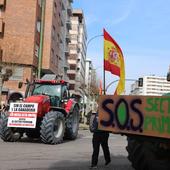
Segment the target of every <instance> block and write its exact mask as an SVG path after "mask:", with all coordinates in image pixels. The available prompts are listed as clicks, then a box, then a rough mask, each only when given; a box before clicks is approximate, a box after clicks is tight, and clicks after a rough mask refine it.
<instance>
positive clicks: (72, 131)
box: [65, 106, 79, 140]
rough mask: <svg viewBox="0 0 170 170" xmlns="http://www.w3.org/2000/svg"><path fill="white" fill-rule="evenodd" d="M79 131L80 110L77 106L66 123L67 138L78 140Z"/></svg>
mask: <svg viewBox="0 0 170 170" xmlns="http://www.w3.org/2000/svg"><path fill="white" fill-rule="evenodd" d="M78 130H79V108H78V106H75V107H74V109H73V112H72V114H70V116H69V118H68V120H67V122H66V133H65V138H66V139H70V140H74V139H76V138H77V135H78Z"/></svg>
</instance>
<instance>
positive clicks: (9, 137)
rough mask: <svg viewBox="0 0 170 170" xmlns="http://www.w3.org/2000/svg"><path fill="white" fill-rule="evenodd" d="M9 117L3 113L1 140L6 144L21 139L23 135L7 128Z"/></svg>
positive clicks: (14, 129)
mask: <svg viewBox="0 0 170 170" xmlns="http://www.w3.org/2000/svg"><path fill="white" fill-rule="evenodd" d="M7 123H8V115H7V113H3V114H2V116H1V134H0V135H1V139H2V140H3V141H5V142H15V141H17V140H19V139H20V137H21V134H20V133H19V132H17V129H16V128H11V127H8V126H7Z"/></svg>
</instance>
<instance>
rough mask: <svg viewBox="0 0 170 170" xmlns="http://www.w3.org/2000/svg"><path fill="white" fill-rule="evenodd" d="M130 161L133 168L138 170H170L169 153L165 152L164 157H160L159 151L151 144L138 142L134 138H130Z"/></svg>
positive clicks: (128, 147) (128, 149) (128, 148)
mask: <svg viewBox="0 0 170 170" xmlns="http://www.w3.org/2000/svg"><path fill="white" fill-rule="evenodd" d="M126 149H127V151H128V154H129V155H128V159H129V160H130V161H131V163H132V166H133V167H134V168H135V169H136V170H144V169H146V170H160V169H161V170H168V169H170V163H169V154H167V153H168V152H169V151H167V150H166V151H165V150H164V151H163V149H161V151H162V152H164V153H163V155H162V156H159V153H158V152H159V150H160V148H159V149H158V148H157V147H156V145H154V143H151V142H146V141H145V142H143V141H138V140H135V139H132V138H128V146H127V147H126Z"/></svg>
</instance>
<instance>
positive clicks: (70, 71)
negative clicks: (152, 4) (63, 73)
mask: <svg viewBox="0 0 170 170" xmlns="http://www.w3.org/2000/svg"><path fill="white" fill-rule="evenodd" d="M67 74H76V70H67Z"/></svg>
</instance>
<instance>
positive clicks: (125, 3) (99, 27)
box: [73, 0, 170, 91]
mask: <svg viewBox="0 0 170 170" xmlns="http://www.w3.org/2000/svg"><path fill="white" fill-rule="evenodd" d="M73 7H74V8H80V9H82V10H83V11H84V16H85V22H86V28H87V34H88V40H89V39H90V38H92V37H94V36H96V35H100V34H103V28H105V29H106V30H107V32H108V33H109V34H110V35H111V36H112V37H113V38H114V39H115V40H116V41H117V43H118V44H119V46H120V47H121V49H122V51H123V54H124V60H125V71H126V79H137V78H138V77H141V76H145V75H153V74H154V75H157V76H165V75H166V74H167V71H168V68H169V65H170V42H169V41H170V0H74V3H73ZM87 56H88V58H90V59H91V60H92V61H93V64H94V67H95V68H98V69H97V72H98V75H99V77H101V76H102V72H103V70H102V68H99V67H100V66H102V65H103V37H98V38H95V39H94V40H92V41H91V42H90V43H89V46H88V49H87ZM106 79H107V80H106V81H107V83H106V86H107V84H109V83H110V82H111V81H113V80H115V79H117V77H116V76H113V75H111V74H110V73H107V74H106ZM131 83H132V82H126V88H127V90H128V88H129V84H131ZM109 90H110V91H114V87H110V89H109Z"/></svg>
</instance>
